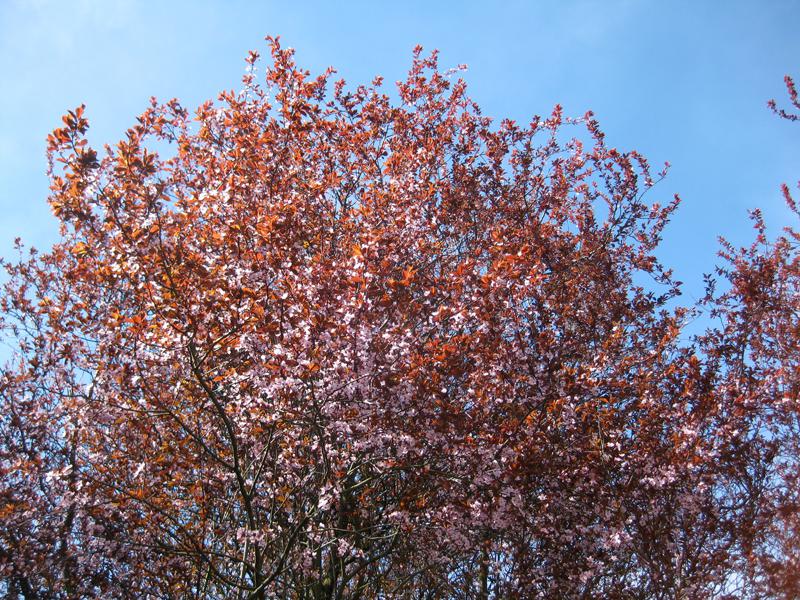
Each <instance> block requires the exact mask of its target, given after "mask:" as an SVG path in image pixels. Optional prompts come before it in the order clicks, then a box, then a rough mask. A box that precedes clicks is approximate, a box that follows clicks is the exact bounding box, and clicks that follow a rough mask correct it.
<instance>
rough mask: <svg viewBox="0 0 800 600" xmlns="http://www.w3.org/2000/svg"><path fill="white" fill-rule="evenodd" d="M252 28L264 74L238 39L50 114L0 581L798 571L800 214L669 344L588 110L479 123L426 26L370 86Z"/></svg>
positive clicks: (659, 214) (670, 287)
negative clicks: (693, 326) (334, 73)
mask: <svg viewBox="0 0 800 600" xmlns="http://www.w3.org/2000/svg"><path fill="white" fill-rule="evenodd" d="M270 43H271V49H272V57H273V64H272V66H270V67H269V68H268V69H267V71H266V85H265V86H264V87H262V86H261V85H259V84H258V82H257V79H256V74H255V70H256V65H257V64H259V63H258V55H257V54H255V53H251V55H250V56H249V58H248V64H249V67H250V68H249V70H248V74H247V75H246V76H245V79H244V89H243V90H242V91H241V92H239V93H234V92H226V93H223V94H221V95H220V97H219V101H218V102H216V103H212V102H208V103H206V104H204V105H202V106H201V107H200V108H199V109H198V110H197V112H196V114H195V115H194V116H190V115H189V113H188V112H187V111H186V110H185V109H184V108H182V107H181V106H180V105H179V104H178V102H177V101H171V102H168V103H166V104H158V103H156V102H155V101H153V103H152V106H151V107H150V108H149V109H148V110H147V111H145V112H144V114H142V115H141V116H140V117H139V118H138V120H137V124H136V125H135V126H133V127H132V128H131V129H129V130H128V132H127V135H126V137H125V139H124V140H122V141H121V142H120V143H119V144H117V146H115V147H113V148H112V147H106V148H105V151H104V152H100V153H99V152H97V151H95V150H93V149H92V148H90V147H89V145H88V144H87V141H86V138H85V133H86V130H87V128H88V123H87V120H86V119H85V117H84V111H83V107H81V108H78V109H76V110H74V111H71V112H70V113H69V114H68V115H67V116H65V117H64V127H63V128H60V129H57V130H55V131H54V132H53V134H52V135H51V136H50V138H49V140H48V152H49V156H50V161H51V183H52V185H51V189H52V194H51V197H50V203H51V206H52V208H53V211H54V213H55V215H56V216H57V218H58V219H59V221H60V222H61V234H62V236H61V241H59V243H57V244H55V245H54V246H53V248H52V249H51V250H50V251H49V252H47V253H45V254H36V253H34V252H31V253H30V255H29V256H21V258H20V260H19V261H17V262H15V263H8V262H7V263H5V266H6V269H7V271H8V273H9V280H8V282H7V284H6V286H5V292H4V295H3V296H2V311H3V313H2V314H3V325H4V327H5V329H6V331H7V333H8V334H9V335H10V336H11V337H12V339H13V340H14V344H15V346H16V348H17V352H16V353H15V354H14V356H13V358H12V359H11V360H10V361H9V362H8V364H7V366H6V367H5V368H4V369H3V370H2V371H1V372H0V403H2V418H1V419H0V469H1V470H0V473H2V477H1V478H0V520H1V524H2V527H0V574H2V578H3V580H4V583H2V584H0V589H2V590H3V591H4V592H5V593H6V594H7V595H8V596H9V597H23V598H88V597H119V598H124V597H137V598H138V597H152V598H253V599H255V598H268V597H269V598H272V597H276V598H304V599H305V598H308V599H312V598H313V599H317V598H378V597H381V598H391V597H408V598H412V597H413V598H490V597H493V598H504V597H585V598H593V597H598V598H600V597H603V598H606V597H612V598H694V597H702V596H714V595H716V596H719V597H724V596H726V595H727V596H728V597H741V596H748V595H749V596H752V597H758V596H761V595H769V594H775V593H784V594H785V595H787V596H791V595H792V594H794V593H796V592H797V589H798V581H797V576H796V572H797V566H798V556H800V555H799V554H798V552H800V548H798V545H797V537H796V535H797V532H798V531H800V522H799V521H798V517H797V515H798V510H797V506H798V505H797V503H798V500H800V498H798V496H797V489H798V488H797V482H798V475H799V474H800V471H799V470H798V464H799V463H798V456H800V455H799V454H798V439H800V438H798V437H797V434H798V387H799V386H798V357H797V350H796V348H797V337H798V333H800V327H798V261H797V253H796V248H797V241H798V237H797V234H796V233H794V232H792V231H788V232H787V233H786V235H785V236H784V237H781V238H780V239H779V240H778V241H776V242H774V243H772V244H769V243H768V242H767V239H766V237H765V235H764V234H763V228H762V231H761V233H760V235H759V239H758V241H757V244H756V245H755V246H753V247H752V248H751V249H749V250H742V251H737V250H736V249H734V248H728V249H727V250H726V257H727V258H728V260H729V261H730V262H729V264H730V267H729V268H728V269H725V270H722V271H721V272H720V273H721V275H723V276H725V277H726V278H727V279H728V280H729V281H730V282H731V283H732V286H731V288H730V290H729V291H726V292H725V293H724V294H722V295H720V296H717V295H715V294H714V292H713V290H712V289H709V295H708V298H707V303H708V305H709V310H711V311H712V312H713V313H714V315H715V316H717V317H719V319H720V321H721V323H722V325H721V326H720V327H719V328H717V329H714V330H710V331H709V332H708V333H707V334H706V335H704V336H702V337H701V338H699V339H697V340H696V341H695V342H692V343H686V342H681V341H680V339H679V335H680V332H681V328H682V325H683V323H684V321H685V319H686V317H687V315H688V314H689V310H688V309H681V308H679V309H669V308H668V305H669V306H672V305H673V304H674V302H672V303H670V300H672V299H673V298H674V297H675V296H676V295H677V294H678V284H677V283H676V282H674V281H673V280H672V278H671V275H670V272H669V271H668V270H666V269H664V268H662V266H661V265H660V264H659V262H658V261H657V260H656V259H655V257H654V254H653V253H654V250H655V248H656V246H657V244H658V242H659V240H660V234H661V231H662V229H663V227H664V225H665V224H666V223H667V220H668V218H669V216H670V214H671V212H672V211H673V210H674V208H675V207H676V205H677V199H676V200H674V201H671V202H670V203H668V204H667V205H666V206H664V207H662V206H659V205H658V204H655V203H650V202H648V201H646V200H645V197H644V193H645V192H646V191H647V190H648V189H649V188H650V187H651V186H652V185H653V177H652V176H651V172H650V168H649V166H648V164H647V162H646V160H645V159H644V158H643V157H642V156H640V155H639V154H637V153H636V152H621V151H618V150H616V149H613V148H609V147H607V146H606V145H605V143H604V136H603V134H602V132H601V131H600V129H599V128H598V125H597V123H596V122H595V121H594V120H593V119H592V117H591V114H587V115H586V116H585V117H583V118H581V119H567V118H564V117H563V116H562V114H561V109H560V108H559V107H556V109H555V111H554V112H553V114H552V115H551V116H550V117H548V118H546V119H540V118H538V117H537V118H535V119H534V120H533V121H532V122H531V123H530V124H529V125H527V126H520V125H518V124H516V123H514V122H511V121H503V122H502V123H500V124H499V126H493V125H492V123H491V121H490V120H489V119H488V118H486V117H483V116H482V115H481V113H480V111H479V109H478V107H477V106H476V105H475V104H474V103H473V102H471V101H470V100H469V98H468V97H467V96H466V90H465V86H464V83H463V82H462V81H460V80H454V79H453V78H452V77H451V74H450V73H441V72H440V71H439V70H438V69H437V61H436V55H435V53H434V54H432V55H430V56H428V57H423V56H422V54H421V50H417V51H416V52H415V55H414V61H413V65H412V68H411V70H410V73H409V75H408V78H407V79H406V80H405V81H403V82H401V83H399V84H398V100H397V102H392V100H391V99H390V98H389V96H388V95H386V94H385V93H384V92H382V91H381V80H380V79H376V80H375V81H374V82H373V84H372V85H371V86H362V87H358V88H356V89H355V90H350V91H348V90H347V89H346V88H345V86H344V84H343V83H342V82H337V83H333V84H332V83H331V82H330V79H331V72H328V73H325V74H324V75H322V76H320V77H317V78H311V77H310V76H309V74H308V73H307V72H305V71H302V70H300V69H298V67H297V66H296V65H295V63H294V62H293V58H292V52H291V51H290V50H286V49H283V48H281V46H280V45H279V43H278V42H277V40H270ZM792 89H793V88H792ZM569 131H573V132H574V135H573V136H570V135H568V132H569ZM157 149H159V150H160V151H161V152H160V153H159V152H157V151H156V150H157ZM660 175H662V174H659V176H660ZM786 197H787V200H789V201H791V197H790V195H789V193H788V191H787V193H786ZM757 223H758V224H759V226H760V227H761V226H762V224H761V221H760V220H758V221H757ZM646 280H649V283H647V284H643V283H642V282H643V281H646ZM668 303H669V304H668Z"/></svg>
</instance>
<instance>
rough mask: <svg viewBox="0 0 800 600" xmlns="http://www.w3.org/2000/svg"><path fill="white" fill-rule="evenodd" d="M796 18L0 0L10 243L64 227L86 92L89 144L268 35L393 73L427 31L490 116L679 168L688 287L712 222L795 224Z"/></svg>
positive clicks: (193, 93)
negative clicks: (77, 114)
mask: <svg viewBox="0 0 800 600" xmlns="http://www.w3.org/2000/svg"><path fill="white" fill-rule="evenodd" d="M799 25H800V1H798V0H783V1H781V0H773V1H770V2H764V1H762V2H757V1H752V2H738V1H723V0H718V1H706V2H679V1H676V2H665V1H660V2H656V1H640V2H634V1H630V0H604V1H597V2H587V1H567V0H563V1H560V2H558V1H553V2H533V1H531V2H500V1H498V2H490V1H488V0H487V1H483V2H463V1H462V2H455V1H450V2H417V1H414V0H405V1H403V2H380V1H378V0H373V1H372V2H333V1H328V2H297V3H289V2H234V1H229V2H223V1H221V0H220V1H217V2H211V1H203V0H194V1H169V2H156V1H152V2H145V1H142V2H135V1H133V0H72V1H70V2H67V1H60V0H29V1H18V0H0V73H2V77H3V83H2V87H3V89H4V92H3V94H2V95H0V211H2V215H3V218H2V219H0V254H2V255H6V256H7V255H8V254H9V251H10V248H11V244H12V240H13V238H14V237H16V236H18V235H19V236H22V238H23V239H24V240H25V241H26V242H28V243H32V244H34V245H36V246H38V247H41V248H43V247H46V246H47V245H48V244H49V243H52V241H54V240H55V239H56V235H57V226H56V223H55V220H54V219H53V218H52V216H51V215H50V210H49V207H48V206H47V204H46V196H47V179H46V177H45V167H46V165H45V158H44V146H45V142H44V140H45V137H46V135H47V133H48V132H49V131H51V130H52V129H53V128H54V127H56V126H58V125H59V123H60V115H62V114H63V113H64V112H65V111H66V110H67V109H70V108H73V107H75V106H77V105H79V104H81V103H85V104H86V105H87V114H88V117H89V119H90V121H91V124H92V129H91V132H90V134H91V135H90V140H91V141H92V143H93V144H95V145H101V144H102V143H106V142H109V143H114V142H116V141H117V140H118V139H119V138H120V136H121V135H122V134H123V132H124V130H125V129H126V128H127V127H128V126H130V125H131V124H132V123H133V122H134V118H135V116H136V115H137V114H139V113H140V112H141V111H142V110H143V109H144V108H145V107H146V105H147V101H148V98H149V97H150V96H152V95H155V96H156V97H158V98H161V99H168V98H172V97H178V98H179V99H180V100H181V101H182V102H183V104H184V105H185V106H187V107H190V108H193V107H195V106H196V105H197V104H199V103H200V102H202V101H203V100H205V99H207V98H213V97H215V96H216V94H217V92H219V91H220V90H222V89H229V88H236V87H238V83H239V81H240V78H241V75H242V73H243V70H244V62H243V59H244V57H245V55H246V53H247V51H248V50H250V49H258V50H264V48H265V44H264V42H263V37H264V36H265V35H267V34H272V35H281V36H282V41H283V43H284V44H285V45H287V46H292V47H294V48H296V50H297V59H298V62H299V63H300V64H301V65H302V66H304V67H306V68H308V69H310V70H311V71H312V72H315V73H316V72H320V71H322V70H323V69H324V68H326V67H327V66H329V65H332V66H334V67H335V68H336V69H337V71H338V72H339V74H340V75H341V76H343V77H345V78H346V79H347V80H348V81H349V82H351V83H365V82H368V81H369V80H371V79H372V77H373V76H374V75H376V74H381V75H384V76H385V77H386V79H387V80H388V81H394V80H397V79H400V78H401V77H402V76H403V74H404V73H405V71H406V70H407V68H408V66H409V63H410V57H411V49H412V48H413V46H414V45H415V44H417V43H420V44H422V45H423V46H425V48H426V49H433V48H438V49H439V50H440V51H441V64H442V66H443V67H450V66H456V65H457V64H460V63H466V64H467V65H468V67H469V69H468V71H467V72H466V73H465V75H464V77H465V79H466V80H467V82H468V83H469V88H470V93H471V96H472V97H473V98H474V99H475V100H476V101H477V102H478V103H479V104H480V105H481V106H482V107H483V109H484V113H485V114H487V115H490V116H494V117H497V118H503V117H509V118H514V119H517V120H520V121H522V122H527V121H528V120H529V119H530V117H531V116H532V115H534V114H547V113H549V112H550V110H551V109H552V107H553V105H554V104H556V103H561V104H562V105H563V106H564V107H565V111H566V113H567V114H570V115H576V116H577V115H581V114H583V113H584V112H585V111H586V110H587V109H592V110H593V111H594V112H595V114H596V115H597V117H598V119H599V120H600V123H601V126H602V127H603V129H604V130H605V132H606V134H607V141H608V142H609V143H610V144H611V145H613V146H617V147H619V148H623V149H633V148H635V149H637V150H639V151H641V152H642V153H643V154H644V155H645V156H647V157H648V158H649V159H650V161H651V163H652V164H653V165H654V166H657V165H661V164H662V163H663V162H664V161H667V160H668V161H669V162H670V163H672V165H673V166H672V170H671V172H670V175H669V177H668V178H667V179H666V180H665V181H664V182H662V183H660V184H659V185H658V187H657V188H656V189H655V190H654V191H653V192H651V193H652V196H650V198H651V199H652V200H662V201H665V202H666V201H668V200H669V199H670V198H671V197H672V194H673V193H676V192H677V193H679V194H680V195H681V196H682V198H683V204H682V206H681V208H680V209H679V212H678V213H677V215H676V216H675V218H674V219H673V221H672V224H671V225H670V226H669V228H668V229H667V231H666V234H665V242H664V244H663V247H662V249H661V252H660V255H661V257H662V258H663V260H664V262H665V263H666V264H668V265H670V266H672V267H674V269H675V272H676V275H677V277H678V279H680V280H682V281H684V282H685V288H684V289H685V293H686V298H685V301H687V302H691V300H692V299H693V298H696V297H697V296H699V295H701V294H702V274H703V273H704V272H710V271H711V270H712V269H713V266H714V264H715V263H716V262H717V259H716V256H715V254H716V251H717V249H718V244H717V241H716V240H717V236H718V235H725V236H726V237H728V238H729V239H730V240H731V241H733V242H735V243H737V244H746V243H748V241H749V240H751V239H752V236H753V232H752V228H751V225H750V223H749V221H748V219H747V209H748V208H754V207H760V208H761V209H762V210H763V211H764V214H765V215H766V217H767V220H768V224H769V226H770V230H771V231H772V232H773V233H775V232H777V231H778V230H779V229H780V228H781V227H782V226H784V225H788V224H790V223H791V215H790V213H789V212H788V210H787V209H786V208H785V207H784V206H783V202H782V199H781V196H780V191H779V185H780V183H781V182H788V183H790V184H792V183H793V182H796V181H797V180H798V178H800V152H798V150H800V128H798V127H797V126H793V125H792V124H791V123H788V122H785V121H781V120H780V119H778V118H777V117H774V116H773V115H772V114H771V113H770V112H769V111H768V109H767V108H766V101H767V100H768V99H770V98H773V97H774V98H777V99H778V100H779V102H780V101H782V100H783V99H784V98H785V93H784V88H783V83H782V78H783V76H784V75H785V74H794V75H796V76H797V77H798V78H800V36H799V35H798V26H799Z"/></svg>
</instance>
